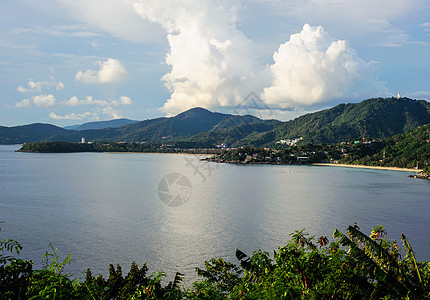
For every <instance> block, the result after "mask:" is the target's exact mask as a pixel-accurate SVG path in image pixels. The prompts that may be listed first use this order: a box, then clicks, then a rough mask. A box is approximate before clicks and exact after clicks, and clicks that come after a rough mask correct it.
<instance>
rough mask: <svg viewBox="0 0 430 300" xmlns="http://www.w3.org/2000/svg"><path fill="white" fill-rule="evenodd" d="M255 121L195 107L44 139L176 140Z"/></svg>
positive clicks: (255, 119)
mask: <svg viewBox="0 0 430 300" xmlns="http://www.w3.org/2000/svg"><path fill="white" fill-rule="evenodd" d="M258 121H261V120H260V119H258V118H256V117H253V116H235V115H230V114H222V113H216V112H210V111H209V110H206V109H203V108H199V107H197V108H192V109H190V110H187V111H185V112H183V113H180V114H178V115H177V116H174V117H171V118H157V119H151V120H145V121H142V122H137V123H134V124H128V125H124V126H121V127H118V128H104V129H100V130H82V131H78V132H76V131H75V132H67V133H65V134H62V135H57V136H53V137H50V138H49V139H47V140H49V141H68V142H77V141H79V140H80V139H81V137H85V138H86V139H87V140H88V141H128V142H149V143H176V142H181V141H185V140H186V139H188V138H190V137H192V136H194V135H196V134H199V133H202V132H210V131H212V130H216V129H217V128H229V127H232V126H237V125H239V124H244V123H246V124H248V123H249V122H258Z"/></svg>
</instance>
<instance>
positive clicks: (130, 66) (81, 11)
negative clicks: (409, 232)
mask: <svg viewBox="0 0 430 300" xmlns="http://www.w3.org/2000/svg"><path fill="white" fill-rule="evenodd" d="M0 49H1V50H0V57H1V60H0V62H1V63H0V68H1V72H0V85H1V91H2V96H1V98H0V125H3V126H15V125H22V124H29V123H36V122H40V123H51V124H56V125H58V126H66V125H71V124H81V123H84V122H89V121H97V120H109V119H112V118H120V117H125V118H130V119H135V120H144V119H148V118H154V117H159V116H166V115H167V116H171V115H175V114H177V113H179V112H182V111H184V110H186V109H188V108H191V107H196V106H201V107H205V108H208V109H210V110H213V111H221V112H226V113H244V112H251V113H254V114H255V115H257V116H259V117H263V118H277V119H281V120H288V119H292V118H294V117H297V116H299V115H301V114H304V113H308V112H312V111H316V110H320V109H323V108H327V107H332V106H334V105H336V104H338V103H345V102H358V101H361V100H364V99H367V98H371V97H378V96H383V97H391V96H396V95H397V92H399V91H400V93H401V95H402V96H406V97H410V98H413V99H426V100H429V99H430V72H429V71H430V2H429V1H428V0H390V1H388V0H379V1H374V0H372V1H371V0H361V1H356V0H294V1H288V0H286V1H280V0H251V1H230V0H221V1H209V0H208V1H202V0H187V1H183V0H181V1H179V0H165V1H155V0H37V1H36V0H14V1H5V2H4V3H3V4H2V9H1V12H0ZM251 93H253V94H252V95H253V97H255V98H256V100H257V102H258V103H260V105H259V108H260V109H253V107H251V106H252V104H251V102H249V103H247V99H249V97H248V98H247V96H248V95H250V94H251ZM254 100H255V99H254ZM252 103H254V104H255V103H256V101H253V102H252Z"/></svg>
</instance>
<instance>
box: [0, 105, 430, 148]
mask: <svg viewBox="0 0 430 300" xmlns="http://www.w3.org/2000/svg"><path fill="white" fill-rule="evenodd" d="M429 123H430V103H429V102H427V101H424V100H412V99H409V98H400V99H396V98H374V99H368V100H365V101H363V102H360V103H354V104H353V103H350V104H340V105H338V106H336V107H333V108H330V109H326V110H322V111H319V112H315V113H311V114H307V115H304V116H301V117H298V118H296V119H294V120H291V121H287V122H280V121H277V120H261V119H259V118H256V117H254V116H249V115H248V116H238V115H230V114H222V113H217V112H211V111H208V110H206V109H203V108H199V107H197V108H193V109H190V110H187V111H185V112H183V113H180V114H179V115H177V116H174V117H171V118H156V119H150V120H145V121H141V122H137V123H134V124H127V125H124V126H121V127H118V128H103V129H91V130H81V131H76V130H66V129H63V128H59V127H56V126H54V125H48V124H32V125H26V126H17V127H9V128H8V127H0V144H12V143H25V142H36V141H68V142H79V141H80V140H81V138H82V137H84V138H85V139H86V141H88V142H90V141H91V142H97V141H99V142H123V141H124V142H146V143H152V144H175V145H177V146H179V147H183V148H195V147H203V148H211V147H215V146H216V145H219V144H228V145H229V146H233V147H237V146H245V145H249V146H257V147H259V146H266V145H268V146H270V145H273V144H274V143H276V142H277V141H279V140H284V139H295V138H300V137H302V138H303V139H302V140H301V142H302V143H313V144H319V143H337V142H342V141H350V140H354V139H362V138H363V137H364V138H366V139H369V138H370V139H372V138H373V139H381V138H385V137H388V136H393V135H395V134H399V133H406V132H408V131H410V130H413V129H415V128H417V127H418V126H421V125H425V124H429Z"/></svg>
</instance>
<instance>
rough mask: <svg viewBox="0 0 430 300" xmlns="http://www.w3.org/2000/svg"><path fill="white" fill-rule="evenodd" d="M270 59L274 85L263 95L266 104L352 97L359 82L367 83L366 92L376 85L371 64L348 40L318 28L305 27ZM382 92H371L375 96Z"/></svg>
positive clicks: (280, 104)
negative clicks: (335, 36)
mask: <svg viewBox="0 0 430 300" xmlns="http://www.w3.org/2000/svg"><path fill="white" fill-rule="evenodd" d="M273 59H274V62H275V63H274V64H273V65H272V66H271V67H270V70H271V72H272V76H273V82H272V85H271V86H270V87H267V88H265V89H264V92H263V94H262V99H263V100H265V101H266V103H267V104H269V105H274V106H277V107H281V108H290V107H294V106H297V105H299V106H300V105H313V104H316V103H322V102H328V101H331V100H334V99H339V98H341V97H344V96H346V95H349V96H353V95H352V94H353V93H358V92H359V91H352V90H351V89H352V88H353V87H355V86H357V85H358V84H360V83H363V84H364V83H366V84H368V89H371V88H372V85H375V84H374V77H375V71H376V70H375V65H374V63H366V62H365V61H363V60H362V59H360V58H359V57H358V55H357V53H356V51H355V50H354V49H352V48H351V47H350V46H349V44H348V42H347V41H345V40H336V39H335V38H333V37H332V36H331V35H330V34H329V33H328V32H326V31H325V30H324V29H323V28H322V27H321V26H318V27H312V26H310V25H309V24H305V25H304V26H303V30H302V31H301V32H300V33H297V34H293V35H291V37H290V40H289V41H288V42H286V43H285V44H282V45H281V46H280V47H279V49H278V51H277V52H275V54H274V55H273ZM376 86H378V84H376ZM381 91H383V89H380V90H378V89H373V92H375V93H380V92H381ZM355 96H358V94H357V95H355Z"/></svg>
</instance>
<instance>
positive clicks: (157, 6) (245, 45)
mask: <svg viewBox="0 0 430 300" xmlns="http://www.w3.org/2000/svg"><path fill="white" fill-rule="evenodd" d="M126 1H127V2H128V3H130V4H132V5H133V7H134V9H135V10H136V11H137V12H138V13H139V14H140V15H141V16H142V17H143V18H145V19H147V20H150V21H152V22H157V23H159V24H161V25H162V26H163V28H164V29H165V30H166V32H167V40H168V42H169V46H170V52H169V53H168V54H167V55H166V63H167V64H168V65H170V66H171V71H170V73H167V74H165V75H164V76H163V78H162V79H163V80H164V82H165V85H166V87H167V88H168V89H169V90H170V92H171V95H170V99H168V100H167V102H166V103H165V104H164V106H163V108H162V110H163V111H165V112H167V113H170V114H174V113H178V112H181V111H183V110H185V109H188V108H191V107H194V106H203V107H206V108H216V107H225V106H235V105H238V104H240V103H241V102H242V101H243V99H245V98H246V96H247V95H249V94H250V92H255V93H256V94H260V93H262V94H261V95H262V98H263V99H264V100H265V101H266V102H267V104H269V105H271V107H273V108H290V109H294V108H296V107H300V106H306V105H308V106H309V105H313V104H317V103H322V102H327V101H331V100H333V99H339V98H342V97H346V96H351V95H354V96H356V97H358V94H357V93H356V90H354V89H357V88H358V86H359V85H360V84H363V82H366V83H370V85H369V86H370V90H372V91H374V90H378V89H379V87H380V83H379V82H377V80H376V72H375V71H376V68H375V65H374V64H373V63H366V62H365V61H363V60H362V59H360V58H359V57H358V55H357V53H356V52H355V51H354V49H352V48H351V47H350V46H349V44H348V42H346V41H343V40H337V39H335V38H333V37H332V36H330V35H329V34H328V33H327V32H326V31H325V30H324V29H323V28H322V27H312V26H310V25H307V24H306V25H305V26H304V27H303V30H302V31H301V32H300V33H298V34H295V35H292V36H291V39H290V41H288V42H286V43H285V44H283V45H281V46H280V48H279V50H278V51H277V52H276V53H275V54H274V61H275V62H274V64H273V65H272V66H271V67H270V69H269V66H266V65H263V64H261V63H260V62H259V59H258V58H257V57H256V55H255V53H254V45H253V43H252V42H251V41H250V40H249V39H248V38H247V37H246V36H245V35H244V34H243V32H241V31H240V30H238V29H237V27H236V23H237V19H238V7H237V6H234V5H233V4H232V3H231V2H229V1H221V2H214V1H204V2H202V1H198V0H189V1H187V2H183V1H179V0H169V1H156V0H126ZM365 77H367V78H368V79H365V80H364V78H365Z"/></svg>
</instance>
